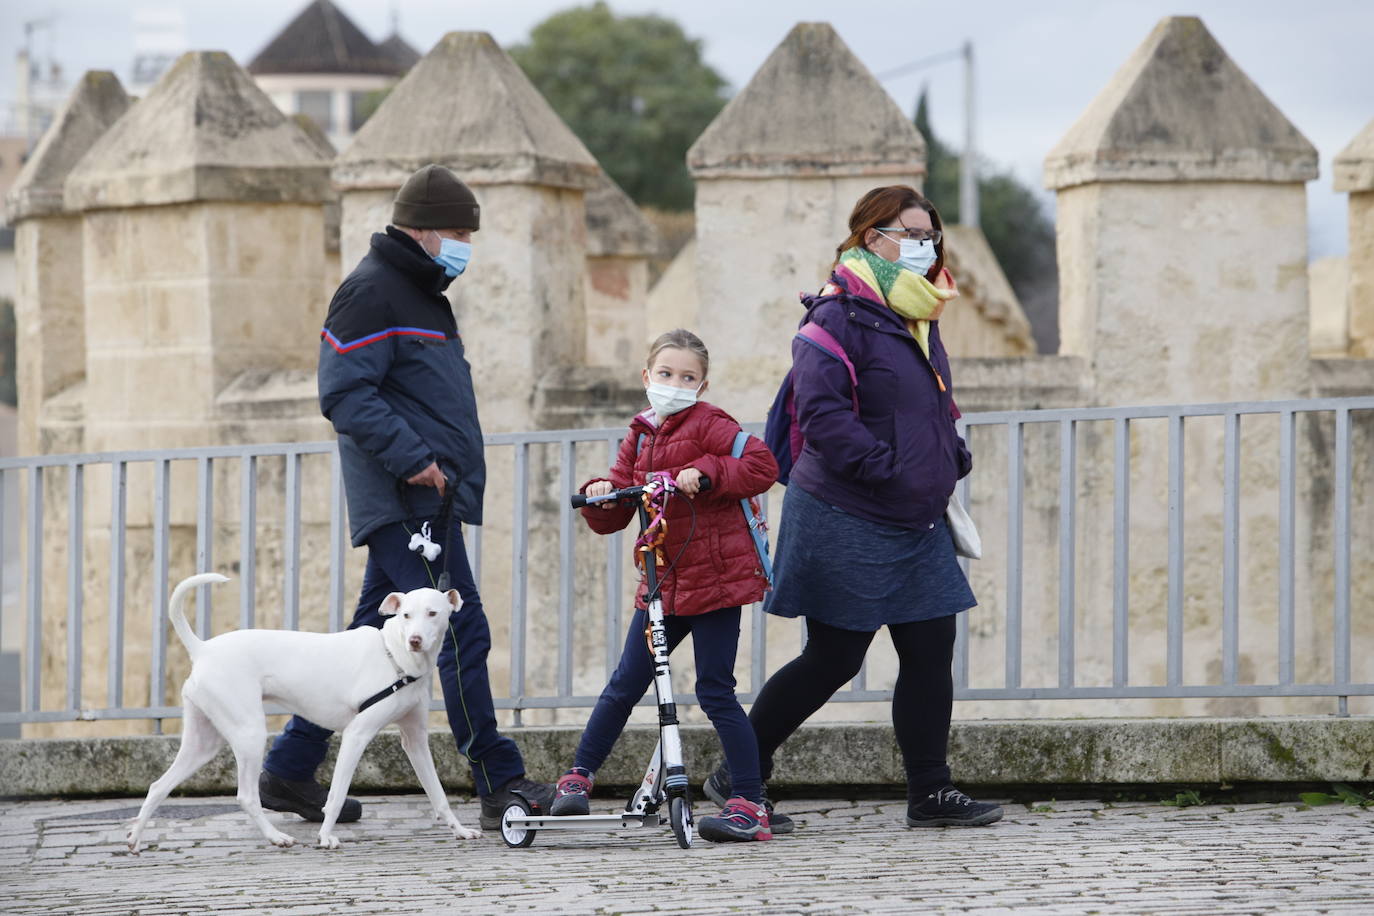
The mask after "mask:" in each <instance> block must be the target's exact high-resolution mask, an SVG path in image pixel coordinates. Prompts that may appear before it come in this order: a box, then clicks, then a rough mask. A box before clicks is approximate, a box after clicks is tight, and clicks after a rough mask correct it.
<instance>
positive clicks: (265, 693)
mask: <svg viewBox="0 0 1374 916" xmlns="http://www.w3.org/2000/svg"><path fill="white" fill-rule="evenodd" d="M227 581H229V580H228V579H226V578H225V577H224V576H221V575H217V574H216V573H202V574H200V575H198V576H192V577H191V578H189V579H187V580H185V581H184V582H182V583H181V584H180V585H178V586H177V587H176V590H175V591H173V592H172V601H171V609H170V612H169V616H170V617H171V618H172V626H173V627H174V628H175V629H176V633H177V636H178V637H180V639H181V641H182V642H183V643H184V644H185V645H186V651H187V652H188V653H189V654H190V656H191V674H190V676H189V677H188V678H186V683H185V684H183V685H182V687H181V702H182V706H183V708H184V719H183V725H182V733H181V749H180V750H178V751H177V756H176V759H175V760H173V761H172V765H171V766H170V767H168V768H167V772H166V773H163V774H162V777H161V778H159V779H158V780H157V781H156V782H154V783H153V784H152V785H151V786H149V788H148V798H147V799H146V800H145V801H144V802H143V807H142V809H140V810H139V812H138V817H137V818H135V819H134V822H133V826H132V827H131V828H130V830H129V837H128V841H129V851H130V852H132V853H134V854H137V853H138V844H139V837H140V836H141V835H142V833H143V828H144V827H146V826H147V825H148V818H149V817H151V816H152V813H153V812H154V811H155V810H156V809H157V806H158V805H159V804H161V803H162V801H163V800H164V799H165V798H166V797H167V795H168V794H169V793H170V792H171V791H172V790H173V789H175V788H176V787H177V786H178V785H180V784H181V783H182V782H183V781H185V780H186V779H187V778H188V777H189V776H190V775H191V774H192V773H194V772H195V771H196V770H198V769H200V768H201V767H202V766H204V765H205V764H206V763H208V762H209V761H210V759H211V758H212V757H214V756H215V754H216V753H217V752H218V751H219V749H220V747H221V746H222V745H223V744H224V743H225V742H226V741H227V742H228V743H229V746H230V748H231V749H232V750H233V751H234V758H235V760H236V761H237V762H238V783H239V790H238V800H239V805H240V806H242V808H243V810H244V811H246V812H247V813H248V816H249V817H250V818H252V820H253V823H255V824H256V825H257V826H258V829H259V830H261V831H262V835H263V836H265V837H266V838H267V839H268V841H269V842H271V843H272V844H273V845H274V846H290V845H292V844H293V843H294V842H295V839H294V838H293V837H291V836H290V835H288V834H286V833H283V832H282V831H280V830H278V829H277V828H276V827H274V826H272V824H271V822H269V821H268V820H267V816H266V815H265V814H263V810H262V803H261V801H260V800H259V798H258V774H259V773H260V772H261V770H262V758H263V746H264V744H265V743H266V741H267V722H266V714H265V710H264V708H263V703H264V702H265V701H267V700H272V701H275V702H277V703H280V704H281V705H282V706H285V707H286V708H287V709H289V710H291V711H292V712H294V713H296V714H298V715H300V716H303V717H304V718H306V719H309V720H310V721H311V722H314V723H315V724H316V725H319V726H322V727H324V728H329V729H333V730H334V731H340V732H342V734H341V736H340V737H341V741H340V744H339V756H338V759H337V761H336V762H335V764H334V777H333V780H332V781H331V782H330V785H329V799H328V801H326V802H325V806H324V823H323V824H322V825H321V826H320V846H321V847H323V848H325V849H337V848H338V846H339V841H338V838H337V837H335V836H334V823H335V821H336V820H337V819H338V817H339V809H340V808H342V807H343V803H344V797H345V796H346V795H347V794H348V784H349V782H351V781H352V779H353V771H354V769H355V768H356V767H357V765H358V759H359V758H360V757H361V756H362V753H363V749H364V748H365V747H367V744H368V742H369V741H371V740H372V737H373V736H374V735H376V734H377V732H378V731H380V730H381V728H382V726H384V725H389V724H391V723H392V722H395V723H397V725H398V726H399V727H400V730H401V747H402V748H404V749H405V752H406V756H408V757H409V758H410V764H411V766H413V767H414V768H415V775H416V776H418V777H419V778H420V784H421V785H422V786H424V789H425V794H426V795H427V796H429V803H430V805H432V806H433V808H434V815H435V817H436V818H438V819H439V820H440V821H442V822H444V823H445V824H447V825H448V826H449V828H450V829H452V830H453V833H454V835H455V836H457V837H458V838H459V839H463V840H470V839H472V838H474V837H478V836H481V831H478V830H473V829H471V828H468V827H464V826H463V825H462V824H460V823H459V822H458V818H457V817H455V816H454V814H453V810H452V809H451V808H450V807H449V803H448V798H447V797H446V796H445V795H444V788H443V786H442V785H440V783H439V775H438V774H437V773H436V772H435V770H434V759H433V757H431V756H430V752H429V698H430V676H431V673H432V672H433V671H434V662H435V659H436V658H437V657H438V655H439V647H440V645H441V644H442V642H443V636H444V631H445V629H446V627H447V626H448V617H449V614H451V613H453V612H454V611H457V610H458V609H459V607H460V606H461V604H462V601H461V599H460V598H459V597H458V592H457V590H455V589H451V590H449V591H448V592H439V591H435V590H434V589H432V588H417V589H415V591H413V592H408V593H406V594H401V593H400V592H392V593H391V594H390V595H387V596H386V599H385V600H384V601H382V606H381V609H380V610H381V613H382V614H385V615H389V617H388V619H387V621H386V623H385V624H384V625H383V626H382V628H381V629H380V630H379V629H377V628H376V627H358V628H357V629H354V630H346V631H344V632H342V633H297V632H293V631H290V630H236V631H234V632H231V633H224V634H221V635H219V636H216V637H215V638H214V639H211V640H202V639H200V638H199V637H197V636H196V635H195V633H193V632H191V627H190V625H189V624H188V623H187V622H186V615H185V612H184V611H183V610H182V604H183V603H184V602H185V600H186V595H187V593H189V592H190V591H191V590H192V589H194V588H196V587H197V586H200V585H204V584H206V583H210V582H227ZM369 701H371V705H367V704H368V702H369ZM362 706H366V708H365V709H363V710H362V711H359V707H362Z"/></svg>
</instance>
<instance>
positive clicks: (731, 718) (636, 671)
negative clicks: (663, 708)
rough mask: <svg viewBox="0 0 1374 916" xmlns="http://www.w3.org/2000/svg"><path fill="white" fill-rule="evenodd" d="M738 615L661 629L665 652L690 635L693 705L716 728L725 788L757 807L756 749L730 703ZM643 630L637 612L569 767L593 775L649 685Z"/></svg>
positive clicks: (645, 620)
mask: <svg viewBox="0 0 1374 916" xmlns="http://www.w3.org/2000/svg"><path fill="white" fill-rule="evenodd" d="M739 621H740V609H739V607H738V606H736V607H727V608H721V609H720V610H718V611H711V612H710V613H707V614H695V615H692V616H689V617H676V616H670V617H668V618H666V619H665V620H664V621H663V623H664V628H665V629H666V630H667V631H668V632H667V635H668V651H669V652H672V651H673V649H675V648H676V647H677V644H678V643H680V642H682V640H683V639H685V638H686V637H687V634H688V633H691V634H692V649H693V651H694V653H695V654H696V662H697V702H698V703H699V704H701V708H702V710H704V711H705V713H706V715H707V717H709V718H710V720H711V724H712V725H714V726H715V727H716V734H717V735H719V736H720V743H721V745H722V747H724V748H725V760H726V763H727V764H728V765H729V767H730V774H731V777H732V782H731V785H732V787H733V792H734V794H735V795H738V796H741V797H743V798H747V799H749V800H750V801H754V802H762V801H763V783H762V782H761V781H760V779H759V746H758V742H757V740H756V739H755V738H754V728H753V726H751V725H750V724H749V718H748V717H747V716H746V715H745V714H744V710H743V709H742V708H741V707H740V705H739V700H737V699H735V654H736V651H737V650H738V649H739ZM648 625H649V612H648V611H645V610H640V609H637V610H636V611H635V614H634V617H633V618H632V619H631V621H630V631H629V633H627V634H626V636H625V648H624V650H623V651H622V652H621V653H620V664H619V665H617V666H616V669H615V673H614V674H612V675H611V681H610V683H609V684H607V685H606V689H605V690H603V691H601V697H600V698H599V699H598V700H597V701H596V707H595V708H594V709H593V710H592V716H591V718H590V719H589V720H588V721H587V728H586V730H585V731H584V732H583V733H582V740H581V741H579V742H578V745H577V754H576V756H574V758H573V766H578V767H583V768H584V769H587V770H589V771H591V772H593V773H594V772H596V771H597V770H598V769H599V768H600V767H601V765H602V764H603V763H605V762H606V758H607V757H609V756H610V753H611V748H612V747H614V746H615V742H616V739H617V738H619V737H620V733H621V732H622V731H624V730H625V723H626V721H628V720H629V718H630V711H631V710H632V709H634V706H635V704H636V703H638V702H639V701H640V699H641V698H642V697H643V696H644V693H645V691H647V690H648V689H649V685H650V684H652V683H653V682H654V658H653V656H652V655H650V654H649V648H648V646H647V645H646V643H645V640H644V630H645V628H646V627H648Z"/></svg>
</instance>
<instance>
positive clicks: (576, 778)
mask: <svg viewBox="0 0 1374 916" xmlns="http://www.w3.org/2000/svg"><path fill="white" fill-rule="evenodd" d="M591 792H592V774H591V773H589V772H588V771H587V770H584V769H583V768H582V767H573V768H572V769H571V770H569V771H568V772H566V773H564V774H563V775H562V776H561V777H559V780H558V785H557V787H556V788H555V789H554V790H553V804H552V805H550V806H549V813H550V814H553V815H557V816H562V815H567V814H590V813H591V805H590V804H589V803H588V800H587V797H588V796H589V795H591Z"/></svg>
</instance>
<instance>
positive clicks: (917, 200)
mask: <svg viewBox="0 0 1374 916" xmlns="http://www.w3.org/2000/svg"><path fill="white" fill-rule="evenodd" d="M912 207H920V208H921V209H922V210H924V211H926V212H927V213H929V214H930V225H931V227H932V228H934V229H936V230H938V231H939V232H940V241H939V242H937V243H936V245H935V264H934V266H933V267H931V268H930V271H929V272H928V273H927V274H926V279H927V280H930V279H933V278H935V277H937V276H939V275H940V271H941V270H942V269H943V268H944V266H945V239H944V227H943V225H942V224H941V222H940V214H939V212H938V211H936V209H935V205H934V204H932V203H931V202H930V201H928V200H926V199H925V198H924V197H922V196H921V192H920V191H917V190H916V189H915V188H913V187H911V186H910V185H904V184H894V185H888V186H887V187H884V188H874V189H873V190H872V191H869V192H868V193H867V194H865V195H864V196H863V197H860V198H859V202H858V203H856V204H855V205H854V209H853V210H852V211H851V212H850V214H849V237H848V238H846V239H845V240H844V241H843V242H842V243H840V247H838V248H836V249H835V260H836V261H838V260H839V258H840V255H841V254H843V253H844V252H846V251H848V250H849V249H851V248H862V247H864V236H866V235H868V230H870V229H876V228H878V227H879V226H891V225H893V224H895V223H896V221H897V219H898V218H899V217H900V216H901V214H902V211H903V210H910V209H911V208H912Z"/></svg>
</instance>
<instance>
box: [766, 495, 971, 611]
mask: <svg viewBox="0 0 1374 916" xmlns="http://www.w3.org/2000/svg"><path fill="white" fill-rule="evenodd" d="M773 581H774V586H773V590H772V591H771V592H769V594H768V597H767V598H765V599H764V605H763V608H764V610H765V611H767V612H768V613H769V614H776V615H777V616H779V617H809V618H811V619H812V620H818V621H820V622H821V623H825V624H829V625H830V626H832V627H838V628H840V629H842V630H858V631H862V632H873V631H874V630H877V629H879V628H880V627H882V626H884V625H886V624H893V623H914V622H916V621H918V620H932V619H934V618H936V617H947V616H949V615H950V614H957V613H959V612H960V611H963V610H967V609H968V608H971V607H973V606H974V605H975V604H977V603H978V602H977V600H976V599H975V598H974V597H973V590H972V589H970V588H969V584H968V579H967V578H966V577H965V576H964V571H963V570H962V569H960V568H959V561H958V558H957V557H956V556H955V554H954V541H953V539H952V538H951V537H950V533H949V528H947V527H946V526H945V520H944V519H943V518H941V519H940V520H939V521H937V522H935V523H934V524H933V525H931V526H930V527H929V528H924V529H913V528H897V527H894V526H892V525H884V524H881V523H879V522H871V521H868V520H867V519H862V518H859V517H857V516H854V515H850V514H849V513H848V512H845V511H844V510H842V509H838V508H836V507H834V506H832V505H830V504H828V503H825V502H822V501H821V500H819V499H817V498H816V497H814V496H812V495H811V494H810V493H807V492H806V491H805V490H803V489H801V488H800V487H797V486H791V487H788V488H787V495H786V496H785V497H784V499H783V508H782V521H781V523H780V524H779V526H778V544H777V549H776V551H775V556H774V560H773Z"/></svg>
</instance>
